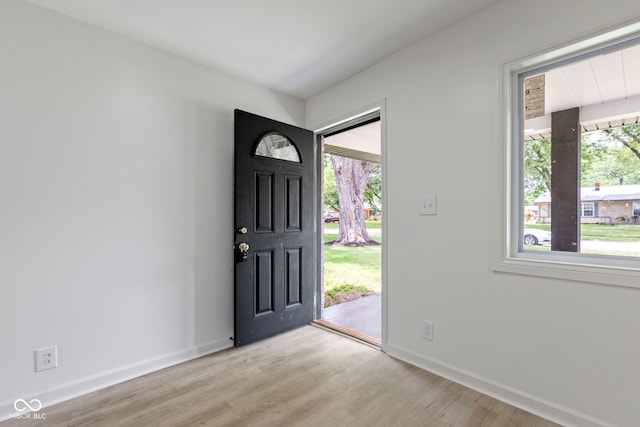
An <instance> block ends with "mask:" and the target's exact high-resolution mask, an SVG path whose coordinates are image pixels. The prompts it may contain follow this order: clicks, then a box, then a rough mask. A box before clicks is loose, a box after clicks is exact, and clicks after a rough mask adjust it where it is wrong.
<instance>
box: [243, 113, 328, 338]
mask: <svg viewBox="0 0 640 427" xmlns="http://www.w3.org/2000/svg"><path fill="white" fill-rule="evenodd" d="M313 141H314V138H313V133H312V132H311V131H308V130H306V129H302V128H299V127H296V126H292V125H288V124H286V123H281V122H277V121H274V120H271V119H267V118H264V117H260V116H256V115H254V114H251V113H247V112H245V111H240V110H235V196H234V197H235V245H234V250H235V333H234V334H235V336H234V341H235V345H236V346H240V345H244V344H248V343H251V342H254V341H258V340H261V339H263V338H267V337H270V336H273V335H276V334H279V333H281V332H284V331H287V330H289V329H292V328H294V327H297V326H300V325H303V324H306V323H309V322H311V321H312V320H313V277H314V271H313V269H314V262H313V259H314V256H313V247H314V233H313V165H314V162H315V159H314V153H315V151H314V147H313Z"/></svg>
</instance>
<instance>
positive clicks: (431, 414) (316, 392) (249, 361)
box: [0, 326, 556, 427]
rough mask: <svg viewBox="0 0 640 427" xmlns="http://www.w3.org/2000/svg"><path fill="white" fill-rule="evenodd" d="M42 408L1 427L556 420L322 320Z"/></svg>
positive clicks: (335, 426)
mask: <svg viewBox="0 0 640 427" xmlns="http://www.w3.org/2000/svg"><path fill="white" fill-rule="evenodd" d="M40 412H41V413H46V421H33V420H32V421H25V420H8V421H5V422H2V423H0V427H9V426H21V427H24V426H108V427H115V426H126V427H133V426H136V427H137V426H167V427H177V426H203V425H204V426H283V427H286V426H304V427H310V426H330V427H340V426H384V427H387V426H430V427H431V426H434V427H443V426H465V427H466V426H491V427H499V426H514V427H516V426H517V427H534V426H535V427H537V426H555V425H556V424H554V423H551V422H549V421H546V420H544V419H542V418H539V417H537V416H534V415H532V414H529V413H527V412H525V411H522V410H520V409H517V408H514V407H513V406H510V405H508V404H506V403H503V402H500V401H498V400H495V399H493V398H490V397H488V396H486V395H483V394H481V393H478V392H475V391H473V390H470V389H468V388H466V387H463V386H461V385H459V384H456V383H453V382H451V381H448V380H446V379H443V378H441V377H438V376H437V375H434V374H431V373H429V372H426V371H423V370H421V369H419V368H416V367H414V366H411V365H408V364H406V363H403V362H401V361H398V360H396V359H394V358H392V357H389V356H388V355H386V354H384V353H382V352H381V351H379V350H377V349H374V348H372V347H370V346H367V345H365V344H362V343H359V342H355V341H353V340H352V339H349V338H346V337H343V336H341V335H338V334H336V333H333V332H329V331H326V330H323V329H321V328H318V327H314V326H305V327H302V328H299V329H296V330H294V331H291V332H288V333H286V334H282V335H280V336H278V337H274V338H270V339H267V340H264V341H261V342H259V343H256V344H251V345H247V346H245V347H241V348H236V349H230V350H225V351H222V352H219V353H216V354H213V355H210V356H205V357H201V358H198V359H196V360H193V361H189V362H186V363H182V364H180V365H176V366H173V367H170V368H167V369H163V370H161V371H157V372H154V373H151V374H148V375H145V376H142V377H139V378H136V379H133V380H130V381H127V382H124V383H121V384H118V385H115V386H112V387H108V388H106V389H103V390H99V391H97V392H94V393H91V394H87V395H85V396H81V397H78V398H76V399H73V400H70V401H67V402H63V403H60V404H58V405H55V406H51V407H46V408H43V409H42V410H41V411H40Z"/></svg>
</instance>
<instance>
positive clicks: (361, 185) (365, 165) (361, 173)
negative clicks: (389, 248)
mask: <svg viewBox="0 0 640 427" xmlns="http://www.w3.org/2000/svg"><path fill="white" fill-rule="evenodd" d="M331 163H332V164H333V170H334V172H335V177H336V189H337V192H338V203H339V206H340V228H339V234H338V238H337V239H336V240H334V241H333V242H331V244H334V245H343V246H365V245H377V244H378V243H377V242H376V241H374V240H371V239H370V238H369V234H368V233H367V227H366V222H365V219H364V202H365V192H366V188H367V182H368V181H369V173H370V172H371V171H372V169H373V168H374V167H375V166H376V165H375V163H371V162H367V161H364V160H355V159H351V158H348V157H342V156H335V155H331Z"/></svg>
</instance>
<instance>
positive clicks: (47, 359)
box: [34, 345, 58, 372]
mask: <svg viewBox="0 0 640 427" xmlns="http://www.w3.org/2000/svg"><path fill="white" fill-rule="evenodd" d="M34 354H35V359H36V372H40V371H44V370H46V369H52V368H57V367H58V346H57V345H52V346H51V347H45V348H40V349H38V350H36V351H35V352H34Z"/></svg>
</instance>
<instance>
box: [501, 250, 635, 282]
mask: <svg viewBox="0 0 640 427" xmlns="http://www.w3.org/2000/svg"><path fill="white" fill-rule="evenodd" d="M583 257H584V258H583ZM587 257H589V255H583V256H580V254H573V255H569V256H566V257H563V256H562V255H559V256H554V259H553V260H550V259H548V257H537V256H535V254H528V253H520V254H518V256H517V257H507V258H505V259H503V260H501V261H499V262H497V263H496V264H495V265H494V271H496V272H499V273H511V274H520V275H525V276H536V277H545V278H549V279H560V280H570V281H577V282H586V283H593V284H600V285H606V286H619V287H625V288H636V289H640V266H638V262H637V261H627V260H621V259H619V258H615V260H616V263H617V265H593V264H591V265H589V264H585V263H584V259H586V258H587ZM545 258H547V259H545ZM559 258H565V259H559ZM581 258H583V259H582V262H580V259H581ZM601 259H602V258H600V260H601Z"/></svg>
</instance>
